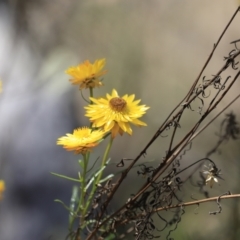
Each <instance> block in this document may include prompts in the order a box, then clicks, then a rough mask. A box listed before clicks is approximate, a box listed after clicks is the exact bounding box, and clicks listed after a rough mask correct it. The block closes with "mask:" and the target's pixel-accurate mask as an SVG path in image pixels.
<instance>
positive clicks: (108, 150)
mask: <svg viewBox="0 0 240 240" xmlns="http://www.w3.org/2000/svg"><path fill="white" fill-rule="evenodd" d="M112 143H113V138H112V137H111V138H110V141H109V143H108V145H107V147H106V150H105V153H104V155H103V160H102V163H101V167H100V169H101V168H102V167H103V166H104V165H105V163H106V161H107V159H108V155H109V152H110V149H111V147H112ZM102 174H103V171H102V172H101V173H99V175H98V176H97V178H96V179H95V180H94V182H93V186H92V190H91V192H90V194H89V197H88V200H87V203H86V206H85V208H84V211H83V215H85V214H86V211H87V209H88V207H89V205H90V203H91V202H92V198H93V196H94V193H95V191H96V189H97V185H98V183H99V181H100V180H101V178H102Z"/></svg>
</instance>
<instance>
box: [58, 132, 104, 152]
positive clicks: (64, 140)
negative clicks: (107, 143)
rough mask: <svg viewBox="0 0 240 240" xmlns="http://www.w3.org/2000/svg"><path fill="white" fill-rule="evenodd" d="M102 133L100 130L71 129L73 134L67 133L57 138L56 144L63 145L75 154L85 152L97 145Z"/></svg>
mask: <svg viewBox="0 0 240 240" xmlns="http://www.w3.org/2000/svg"><path fill="white" fill-rule="evenodd" d="M104 134H105V133H104V132H103V131H102V130H95V131H92V129H90V128H88V127H83V128H78V129H75V130H74V131H73V134H70V133H67V134H66V136H64V137H60V138H58V140H57V145H63V148H65V149H66V150H67V151H75V153H76V154H79V153H82V154H85V153H87V152H89V151H91V149H92V148H93V147H95V146H97V145H98V143H99V141H100V140H101V139H102V138H103V136H104Z"/></svg>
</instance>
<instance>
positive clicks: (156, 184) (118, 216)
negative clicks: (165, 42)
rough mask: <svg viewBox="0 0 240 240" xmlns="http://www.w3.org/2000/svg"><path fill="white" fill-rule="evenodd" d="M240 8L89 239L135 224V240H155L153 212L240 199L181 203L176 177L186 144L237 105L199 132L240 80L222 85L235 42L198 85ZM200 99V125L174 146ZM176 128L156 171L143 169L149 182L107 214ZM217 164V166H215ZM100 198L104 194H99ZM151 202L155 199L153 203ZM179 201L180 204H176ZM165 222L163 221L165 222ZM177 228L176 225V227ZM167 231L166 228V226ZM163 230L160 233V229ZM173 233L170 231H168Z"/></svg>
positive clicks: (103, 211) (234, 52)
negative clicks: (217, 67) (156, 147)
mask: <svg viewBox="0 0 240 240" xmlns="http://www.w3.org/2000/svg"><path fill="white" fill-rule="evenodd" d="M239 10H240V7H238V9H237V10H236V11H235V13H234V14H233V16H232V18H231V19H230V21H229V23H228V24H227V26H226V27H225V29H224V30H223V32H222V34H221V35H220V37H219V39H218V41H217V42H216V44H214V47H213V50H212V52H211V54H210V55H209V57H208V59H207V61H206V63H205V64H204V66H203V68H202V70H201V71H200V73H199V75H198V77H197V79H196V80H195V81H194V83H193V85H192V86H191V88H190V90H189V92H188V93H187V94H186V96H185V97H184V98H183V99H182V101H180V103H179V104H178V105H177V106H176V107H175V108H174V109H173V110H172V112H171V113H170V114H169V116H168V117H167V119H166V120H165V121H164V123H163V124H162V125H161V127H160V128H159V129H158V130H157V132H156V133H155V134H154V136H153V137H152V139H151V140H150V141H149V142H148V144H147V145H146V146H145V148H144V149H143V150H142V151H141V152H140V153H139V155H138V156H137V157H136V158H135V159H134V160H132V161H131V163H130V164H129V166H128V167H127V168H126V169H125V170H124V171H123V172H122V175H121V177H120V178H119V179H118V180H117V182H116V183H115V184H109V186H108V192H107V195H106V197H105V200H104V201H103V203H102V204H101V208H100V211H99V214H98V216H97V221H95V223H96V224H95V226H94V228H93V229H92V231H90V232H89V235H88V237H87V240H89V239H92V238H93V237H94V236H95V235H96V234H97V231H98V230H99V229H100V228H101V227H103V226H105V233H106V234H107V233H108V232H112V231H114V230H115V229H116V226H117V225H121V224H124V223H127V222H132V221H135V222H136V224H135V233H136V239H142V238H143V239H145V238H147V239H148V238H154V235H153V234H152V231H154V230H156V228H155V226H154V224H153V219H152V218H151V216H152V214H153V213H159V212H160V211H162V210H166V209H171V208H179V207H181V208H182V207H184V206H190V205H194V204H200V203H203V202H209V201H215V200H217V204H218V206H219V211H220V208H221V205H220V203H219V201H220V198H221V199H223V198H234V197H240V194H235V195H227V196H225V195H221V196H220V197H215V198H207V199H202V200H196V201H192V202H187V203H182V200H181V199H180V198H179V197H178V195H177V192H178V191H179V190H180V188H181V185H182V183H183V181H182V180H181V179H180V178H179V177H176V175H177V174H178V173H179V172H178V171H177V168H178V166H179V165H180V163H179V160H177V157H178V156H179V154H180V153H181V152H182V151H183V150H184V149H185V148H186V146H187V145H189V144H191V143H192V141H193V140H194V139H195V138H196V136H198V135H199V134H200V133H201V132H202V131H203V130H204V129H206V127H208V126H209V125H210V124H211V123H212V121H213V120H215V119H216V118H217V117H218V116H219V115H220V114H221V113H222V112H223V111H224V110H225V109H226V108H228V107H229V106H230V105H231V104H232V103H233V102H235V101H236V100H237V99H238V98H239V97H240V95H238V96H237V97H236V98H234V100H233V101H231V102H230V103H229V104H228V105H227V106H226V107H225V108H224V109H223V110H221V111H220V112H219V113H218V114H217V115H216V116H215V117H214V118H213V119H212V120H210V121H209V122H208V123H206V124H205V125H204V126H203V127H202V128H201V129H200V130H198V129H199V127H200V125H201V124H202V123H203V121H204V120H205V119H206V118H207V117H208V116H209V114H210V113H211V112H212V111H213V110H215V109H216V108H217V106H218V104H219V103H220V102H221V101H222V99H223V98H224V97H225V96H226V94H227V93H228V92H229V90H230V89H231V88H232V86H233V84H234V83H235V82H236V80H237V79H238V78H239V75H240V71H238V72H237V74H236V75H235V77H234V78H233V79H231V76H228V77H227V78H226V79H225V80H224V81H223V83H221V80H222V76H221V74H222V73H223V72H224V71H226V70H227V69H229V68H232V69H233V70H237V69H238V62H236V58H237V57H238V56H239V55H240V50H239V49H238V48H237V46H236V43H235V41H233V42H234V43H235V49H233V50H232V51H231V52H230V53H229V55H228V56H227V57H224V60H225V63H224V64H223V66H222V67H221V68H220V70H219V71H218V72H217V73H216V74H214V75H213V77H212V78H210V79H208V80H206V78H205V76H204V77H203V78H202V83H200V84H199V80H200V78H201V76H202V74H203V72H204V71H205V69H206V67H207V66H208V64H209V62H210V61H211V59H212V56H213V54H214V52H215V50H216V48H217V46H218V44H219V42H220V41H221V39H222V37H223V36H224V34H225V33H226V31H227V29H228V28H229V26H230V25H231V23H232V21H233V20H234V18H235V16H236V15H237V13H238V11H239ZM210 87H213V88H214V89H215V90H216V93H215V95H214V96H213V97H212V100H211V101H210V104H209V105H208V107H206V110H205V112H204V113H203V114H202V110H203V105H204V100H203V99H204V98H206V97H210V95H209V96H206V94H205V90H206V89H208V88H210ZM196 99H199V100H200V101H201V103H202V107H201V108H200V111H199V114H202V115H201V117H200V119H199V120H198V121H197V123H195V124H194V126H192V128H191V129H190V130H189V131H188V132H187V133H186V134H185V136H184V137H183V138H182V140H181V141H180V142H179V143H176V144H175V145H174V139H175V135H176V132H177V130H178V129H179V127H180V120H181V117H182V115H183V113H184V112H185V110H187V109H189V108H190V109H191V104H192V102H193V101H194V100H196ZM171 127H173V132H172V135H171V138H170V143H169V148H168V151H167V153H166V156H165V158H164V159H163V161H162V162H161V163H160V164H159V166H158V167H156V168H149V167H147V166H145V165H143V166H142V168H143V170H142V174H143V175H144V174H147V175H148V178H147V181H146V183H145V184H144V185H143V186H142V187H141V188H140V189H139V190H138V191H137V193H136V194H134V195H133V196H132V197H131V198H129V200H128V201H127V202H126V203H125V204H124V205H123V206H122V207H120V208H119V209H118V210H117V211H115V212H114V213H112V214H111V215H108V214H107V212H106V210H107V207H108V205H109V203H110V201H111V199H112V198H113V196H114V194H115V193H116V191H117V190H118V188H119V186H120V185H121V183H122V182H123V180H124V179H125V178H126V177H127V175H128V173H129V172H130V170H131V169H132V168H133V166H134V165H135V164H136V162H137V161H138V160H139V159H140V158H141V157H142V156H144V155H145V154H146V152H147V150H148V148H149V147H150V146H151V145H152V143H153V142H154V141H155V140H156V139H157V138H158V137H159V136H160V135H161V134H162V133H163V132H164V131H165V130H166V129H170V128H171ZM171 164H173V166H175V167H173V168H172V170H171V171H170V172H169V173H168V174H167V175H166V176H165V177H163V178H162V179H161V180H159V178H160V176H162V175H163V174H164V173H165V172H166V170H167V169H168V168H169V166H170V165H171ZM214 165H215V164H214ZM140 174H141V172H140ZM100 197H101V194H100ZM151 199H152V200H151ZM174 201H176V202H178V204H173V202H174ZM158 216H159V218H160V219H162V220H163V218H162V217H161V216H160V215H159V214H158ZM109 221H113V222H114V225H112V227H110V228H109V227H107V225H108V223H109ZM163 221H164V220H163ZM178 222H179V221H177V222H176V224H177V223H178ZM176 227H177V225H176ZM164 228H165V227H164ZM159 231H160V230H159ZM169 234H170V232H169Z"/></svg>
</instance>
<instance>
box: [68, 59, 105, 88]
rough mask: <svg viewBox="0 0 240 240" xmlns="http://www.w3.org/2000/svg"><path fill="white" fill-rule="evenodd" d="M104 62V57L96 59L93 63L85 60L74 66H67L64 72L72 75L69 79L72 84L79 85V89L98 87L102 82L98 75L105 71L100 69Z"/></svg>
mask: <svg viewBox="0 0 240 240" xmlns="http://www.w3.org/2000/svg"><path fill="white" fill-rule="evenodd" d="M105 63H106V60H105V59H104V58H103V59H99V60H96V61H95V62H94V63H93V64H91V63H90V62H89V61H88V60H87V61H85V62H83V63H81V64H79V65H78V66H76V67H70V68H68V69H67V70H66V73H67V74H69V75H70V76H71V77H72V78H71V79H70V80H69V81H70V82H72V84H74V85H80V87H79V88H80V89H85V88H94V87H100V86H102V85H103V84H102V82H101V81H100V79H99V77H101V76H102V75H104V74H106V72H107V71H106V70H103V71H102V69H103V67H104V66H105Z"/></svg>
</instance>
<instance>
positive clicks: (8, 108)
mask: <svg viewBox="0 0 240 240" xmlns="http://www.w3.org/2000/svg"><path fill="white" fill-rule="evenodd" d="M237 6H238V4H237V1H234V0H232V1H226V0H212V1H208V0H195V1H192V0H181V1H177V0H168V1H157V0H148V1H146V0H145V1H144V0H131V1H129V0H88V1H65V0H52V1H47V0H31V1H27V0H9V1H4V0H1V1H0V78H1V79H2V82H3V92H2V93H1V95H0V112H1V118H0V179H4V180H5V182H6V191H5V192H4V198H3V200H2V201H1V203H0V239H1V240H12V239H18V240H28V239H35V240H47V239H51V240H55V239H56V240H57V239H64V238H65V237H66V235H67V233H68V232H67V224H68V212H67V211H66V210H65V209H64V208H63V207H62V206H61V205H60V204H58V203H55V202H54V199H57V198H58V199H61V200H62V201H64V202H65V203H66V204H68V203H69V199H70V197H71V192H72V187H73V184H72V183H71V182H67V181H66V180H62V179H60V178H57V177H55V176H52V175H51V174H50V172H56V173H60V174H64V175H69V176H72V177H74V176H76V175H77V173H76V169H77V168H78V165H77V160H78V159H79V156H76V155H73V154H72V153H70V152H66V151H65V150H64V149H62V148H61V147H60V146H56V140H57V138H58V137H61V136H63V135H65V134H66V133H70V132H72V130H73V129H74V128H77V127H80V126H84V125H86V124H87V119H86V118H85V117H84V111H83V106H84V105H85V103H84V102H83V100H82V98H81V95H80V92H79V91H78V87H76V86H72V85H71V84H70V83H69V81H68V79H69V76H67V75H66V74H65V73H64V71H65V70H66V69H67V68H68V67H70V66H75V65H77V64H79V63H80V62H83V61H84V60H90V61H91V62H93V61H95V59H99V58H106V60H107V64H106V67H105V69H107V70H108V74H107V75H106V76H105V77H104V83H105V87H103V88H100V89H98V90H97V91H96V95H97V96H102V95H105V94H106V93H107V92H111V90H112V89H113V88H115V89H117V91H118V93H119V94H120V95H121V96H122V95H124V94H133V93H134V94H135V95H136V98H137V99H141V100H142V102H141V103H143V104H146V105H148V106H150V107H151V108H150V109H149V110H148V112H147V114H146V115H145V116H144V118H143V121H145V122H146V123H147V124H148V127H144V128H134V127H133V131H134V134H133V136H132V137H130V136H127V135H124V136H123V137H119V138H117V139H116V141H115V144H114V146H113V149H112V151H111V154H110V155H111V158H112V162H113V163H117V162H119V161H120V159H121V158H124V157H127V158H134V157H135V156H136V155H138V153H139V152H140V151H141V150H142V149H143V147H144V146H145V145H146V143H147V142H148V141H149V139H150V138H151V137H152V136H153V134H154V133H155V132H156V130H157V129H158V127H159V126H160V124H161V123H162V122H163V121H164V119H165V118H166V117H167V115H168V114H169V113H170V111H171V110H172V108H173V107H174V106H175V105H176V104H177V103H178V102H179V101H180V100H181V99H182V98H183V96H185V94H186V93H187V92H188V90H189V88H190V86H191V84H192V83H193V81H194V80H195V79H196V77H197V76H198V74H199V72H200V70H201V68H202V66H203V64H204V63H205V61H206V59H207V57H208V56H209V54H210V51H211V50H212V48H213V44H214V43H215V42H216V41H217V39H218V37H219V36H220V34H221V32H222V31H223V29H224V28H225V26H226V24H227V23H228V21H229V20H230V18H231V16H232V15H233V13H234V12H235V10H236V9H237ZM239 21H240V13H239V14H238V16H237V17H236V19H235V21H234V22H233V24H232V25H231V27H230V28H229V30H228V31H227V33H226V35H225V37H224V39H223V40H222V42H221V44H220V46H219V48H218V50H217V51H216V54H215V55H214V58H213V60H212V61H211V64H210V65H209V67H208V68H207V70H206V72H205V75H206V76H207V77H209V78H210V77H211V76H212V75H213V74H215V73H216V72H217V70H218V69H220V67H221V66H222V65H223V56H227V55H228V52H229V51H230V50H231V49H233V46H232V45H230V44H229V43H230V42H231V41H233V40H236V39H239V38H240V31H239ZM239 85H240V84H239V81H238V82H237V83H236V85H235V87H234V89H233V90H232V91H231V92H230V93H229V95H228V96H227V97H226V98H225V99H224V100H223V101H222V103H221V105H220V107H223V106H225V105H226V104H227V103H228V102H229V100H230V99H232V98H233V97H234V96H236V94H238V93H239ZM199 105H200V104H199V103H198V102H196V106H195V108H197V107H198V106H199ZM219 109H220V108H219ZM230 111H234V112H235V113H236V114H237V115H239V102H237V103H235V104H233V105H232V106H231V108H230V109H228V110H227V112H228V113H229V112H230ZM197 119H199V114H198V113H197V111H194V112H191V111H189V115H187V116H186V117H185V118H184V124H182V126H181V127H182V128H181V131H182V133H183V134H184V130H185V129H187V127H188V126H191V124H193V123H194V121H196V120H197ZM221 121H222V119H221V118H220V119H219V120H217V121H215V122H214V123H213V124H212V126H211V127H210V128H209V129H207V130H206V131H205V132H204V133H203V134H202V135H201V136H200V137H199V138H197V139H196V142H195V143H194V144H193V147H192V149H191V151H189V152H188V154H187V155H186V156H185V157H184V159H183V164H184V165H186V164H188V163H192V162H193V161H195V160H198V159H199V158H202V157H204V156H205V155H206V152H208V151H209V150H210V149H211V148H212V147H213V146H214V145H215V143H216V141H217V137H216V135H215V133H216V132H217V131H218V129H219V126H220V122H221ZM179 137H181V135H179ZM129 143H131V144H129ZM167 144H168V141H167V140H166V139H165V138H160V139H159V140H158V141H157V142H155V143H154V144H153V146H152V147H151V148H150V149H149V151H148V152H147V156H146V158H145V159H142V161H153V162H155V165H157V164H158V163H159V161H161V159H162V157H164V155H165V151H166V149H167ZM100 155H101V148H97V149H96V151H94V154H93V160H94V159H96V158H97V157H98V156H100ZM239 156H240V148H239V141H234V142H230V143H228V144H225V145H224V146H223V147H222V148H221V154H215V155H214V156H213V159H214V160H215V161H216V163H217V164H218V166H219V168H221V169H222V172H223V177H224V179H225V181H221V182H220V186H219V185H215V187H214V188H213V189H209V193H210V196H217V195H219V194H222V193H224V192H226V191H228V190H229V191H231V192H232V193H240V186H239V181H240V163H239ZM110 171H119V169H117V168H116V166H115V164H113V165H112V167H110ZM130 181H131V184H129V182H128V190H129V192H126V190H125V191H123V192H120V193H118V196H121V198H118V199H122V201H123V202H125V201H126V199H127V198H128V196H129V193H134V192H135V191H136V190H137V189H138V188H139V185H138V183H139V178H138V177H137V175H136V171H135V172H134V171H133V172H132V175H131V176H130ZM143 181H144V180H143ZM140 182H141V181H140ZM129 186H131V187H129ZM120 190H123V188H121V189H120ZM183 194H186V197H188V199H190V196H191V194H195V195H194V196H195V198H199V199H200V198H202V197H203V196H201V195H199V194H198V192H197V189H195V188H193V187H192V186H191V185H189V186H188V187H186V186H185V190H184V192H183ZM116 199H117V198H116ZM116 199H115V200H114V202H113V208H114V206H118V205H119V204H121V202H119V201H120V200H116ZM239 202H240V201H239V200H223V201H222V204H223V212H222V213H221V214H219V215H217V216H212V215H211V216H209V214H208V212H209V211H214V210H216V209H217V205H216V204H215V203H208V204H205V205H201V206H200V208H199V209H197V210H196V211H195V210H194V209H195V208H196V207H189V208H187V209H185V210H186V213H185V214H184V216H183V217H182V221H181V223H180V224H179V226H178V229H177V231H175V232H174V233H173V234H172V236H173V237H174V238H175V239H195V240H196V239H207V238H208V239H224V240H225V239H240V209H239V207H240V205H239V204H240V203H239ZM159 228H160V227H159ZM171 228H174V226H172V227H169V228H168V230H170V229H171ZM127 239H133V238H132V235H131V234H130V235H129V236H128V238H127Z"/></svg>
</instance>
